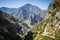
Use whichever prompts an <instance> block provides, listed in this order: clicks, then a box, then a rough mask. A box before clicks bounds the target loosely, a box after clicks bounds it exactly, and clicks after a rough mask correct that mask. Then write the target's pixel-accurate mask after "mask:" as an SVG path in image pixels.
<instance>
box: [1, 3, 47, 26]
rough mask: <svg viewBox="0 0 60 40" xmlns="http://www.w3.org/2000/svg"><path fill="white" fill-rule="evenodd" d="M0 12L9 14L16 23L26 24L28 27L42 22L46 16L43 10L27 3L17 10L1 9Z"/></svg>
mask: <svg viewBox="0 0 60 40" xmlns="http://www.w3.org/2000/svg"><path fill="white" fill-rule="evenodd" d="M0 10H1V11H3V12H6V13H8V14H10V15H11V16H13V17H14V18H16V19H17V20H18V21H22V22H24V23H26V24H27V25H29V26H30V27H31V25H34V24H36V23H38V22H40V21H42V20H43V18H44V17H45V14H46V11H45V10H42V9H40V8H39V7H37V6H34V5H32V4H29V3H28V4H25V5H24V6H22V7H19V8H7V7H2V8H0Z"/></svg>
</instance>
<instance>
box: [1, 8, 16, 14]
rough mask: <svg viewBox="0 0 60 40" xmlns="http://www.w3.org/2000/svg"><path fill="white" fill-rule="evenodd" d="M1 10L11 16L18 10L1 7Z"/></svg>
mask: <svg viewBox="0 0 60 40" xmlns="http://www.w3.org/2000/svg"><path fill="white" fill-rule="evenodd" d="M0 10H1V11H3V12H6V13H9V14H11V13H12V12H14V11H15V10H16V8H7V7H1V8H0Z"/></svg>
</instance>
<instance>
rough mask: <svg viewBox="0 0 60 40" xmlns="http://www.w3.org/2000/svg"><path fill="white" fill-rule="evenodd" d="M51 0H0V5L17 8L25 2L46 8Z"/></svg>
mask: <svg viewBox="0 0 60 40" xmlns="http://www.w3.org/2000/svg"><path fill="white" fill-rule="evenodd" d="M50 2H51V0H0V7H9V8H18V7H21V6H23V5H25V4H27V3H30V4H33V5H36V6H38V7H39V8H41V9H43V10H46V9H47V8H48V5H49V3H50Z"/></svg>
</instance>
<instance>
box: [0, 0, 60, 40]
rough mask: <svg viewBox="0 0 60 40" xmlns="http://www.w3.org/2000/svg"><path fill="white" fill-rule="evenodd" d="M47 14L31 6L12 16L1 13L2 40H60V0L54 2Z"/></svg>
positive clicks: (18, 9) (22, 8)
mask: <svg viewBox="0 0 60 40" xmlns="http://www.w3.org/2000/svg"><path fill="white" fill-rule="evenodd" d="M45 12H46V11H43V10H41V9H40V8H38V7H36V6H34V5H31V4H25V5H24V6H22V7H20V8H17V9H16V10H15V11H14V12H12V13H11V14H10V15H9V14H7V13H5V12H3V11H0V40H60V0H52V2H51V3H50V4H49V6H48V9H47V12H46V13H45ZM11 15H12V16H11ZM31 25H34V26H32V28H31Z"/></svg>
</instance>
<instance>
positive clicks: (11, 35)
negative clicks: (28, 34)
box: [0, 11, 22, 40]
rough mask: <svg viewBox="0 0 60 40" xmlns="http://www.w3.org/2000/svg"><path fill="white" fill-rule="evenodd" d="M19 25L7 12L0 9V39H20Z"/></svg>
mask: <svg viewBox="0 0 60 40" xmlns="http://www.w3.org/2000/svg"><path fill="white" fill-rule="evenodd" d="M19 29H21V27H20V26H19V25H17V24H16V22H15V21H14V19H13V18H12V17H11V16H10V15H9V14H7V13H5V12H2V11H0V40H22V37H21V36H20V35H19V34H20V33H19V31H18V30H19Z"/></svg>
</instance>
